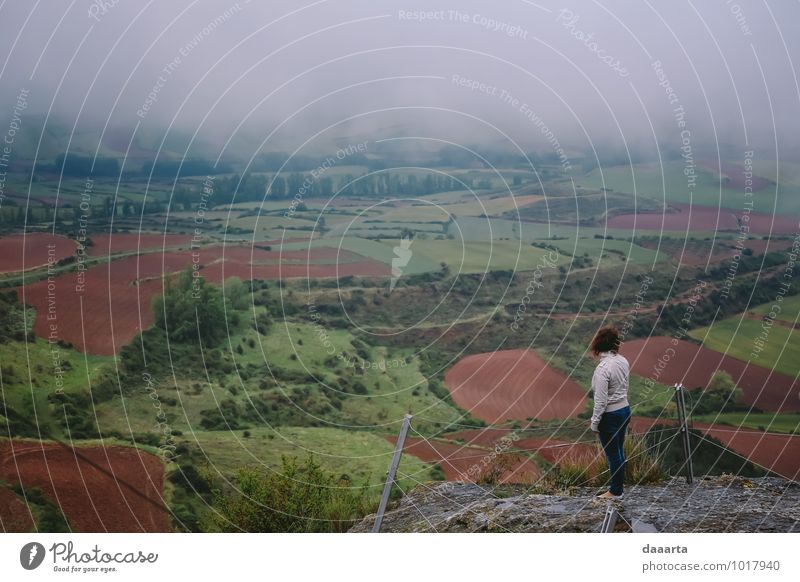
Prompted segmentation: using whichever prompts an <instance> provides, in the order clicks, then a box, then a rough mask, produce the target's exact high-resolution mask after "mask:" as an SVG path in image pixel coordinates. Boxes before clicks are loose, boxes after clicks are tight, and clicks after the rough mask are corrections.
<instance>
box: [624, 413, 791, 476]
mask: <svg viewBox="0 0 800 582" xmlns="http://www.w3.org/2000/svg"><path fill="white" fill-rule="evenodd" d="M655 424H663V425H672V424H675V421H674V420H664V419H661V420H659V419H655V418H645V417H641V416H639V417H636V416H635V417H633V418H632V419H631V430H633V431H634V432H637V433H645V432H647V431H648V430H649V429H650V428H651V427H652V426H653V425H655ZM692 426H693V428H695V429H697V430H700V431H702V432H703V433H704V434H706V435H708V436H712V437H714V438H715V439H717V440H718V441H720V442H721V443H723V444H724V445H725V446H726V447H728V448H729V449H731V450H733V451H736V452H737V453H739V454H740V455H742V456H743V457H745V458H747V459H748V460H750V461H752V462H753V463H755V464H757V465H761V466H762V467H765V468H767V469H770V470H771V471H774V472H775V473H778V474H779V475H782V476H783V477H786V478H787V479H794V480H798V479H800V436H797V435H788V434H787V435H782V434H776V433H766V432H763V431H760V430H756V429H752V428H739V427H735V426H726V425H721V424H719V425H715V424H708V423H704V422H695V423H692Z"/></svg>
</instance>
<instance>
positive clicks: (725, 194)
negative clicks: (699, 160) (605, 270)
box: [575, 160, 800, 214]
mask: <svg viewBox="0 0 800 582" xmlns="http://www.w3.org/2000/svg"><path fill="white" fill-rule="evenodd" d="M734 162H735V163H740V161H737V160H734ZM683 170H684V165H683V162H681V161H670V162H665V163H664V164H663V166H662V165H659V164H658V163H645V164H635V165H633V168H632V169H631V166H628V165H624V166H611V167H604V168H603V169H602V171H601V170H600V169H595V170H593V171H591V172H590V173H589V174H587V175H586V176H583V177H581V178H580V179H578V180H576V181H575V183H576V185H578V186H582V187H583V188H588V189H592V190H599V189H601V188H603V187H605V188H607V189H610V190H613V191H614V192H623V193H626V194H634V193H635V194H636V196H639V197H646V198H651V199H654V200H657V201H661V202H663V201H664V200H666V201H667V202H682V203H686V204H689V203H692V204H698V205H702V206H715V207H716V206H722V207H724V208H730V209H732V210H742V208H743V204H744V197H743V193H742V192H741V191H738V190H729V189H726V188H722V189H720V183H719V179H718V178H717V177H716V175H714V174H713V173H712V172H709V171H706V170H703V169H700V168H696V172H697V182H696V186H695V187H694V188H693V189H692V191H691V194H690V191H689V189H688V188H687V182H686V176H684V174H683ZM799 194H800V187H798V186H797V185H794V184H787V183H786V182H783V181H782V183H781V186H780V188H779V191H778V197H777V207H775V206H774V205H775V200H776V198H775V188H766V189H764V190H762V191H760V192H759V193H758V195H757V196H754V197H753V200H754V202H755V205H754V210H756V211H759V212H768V213H770V214H772V212H773V208H775V211H776V212H778V213H798V212H800V195H799Z"/></svg>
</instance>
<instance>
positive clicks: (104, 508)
mask: <svg viewBox="0 0 800 582" xmlns="http://www.w3.org/2000/svg"><path fill="white" fill-rule="evenodd" d="M0 478H2V479H3V480H4V481H6V482H8V483H12V484H13V483H20V482H22V485H23V486H24V487H38V488H40V489H41V490H42V491H43V492H44V494H45V495H46V496H47V497H48V498H49V499H50V500H51V501H52V502H53V504H55V505H56V506H57V507H60V508H61V510H62V511H63V513H64V515H65V516H66V517H67V519H68V520H69V523H70V526H71V527H72V528H73V530H75V531H78V532H106V531H108V532H163V531H169V514H168V513H167V511H166V510H165V509H164V508H163V502H162V500H161V495H162V492H163V490H164V466H163V464H162V463H161V460H160V459H158V458H157V457H155V456H153V455H151V454H148V453H145V452H144V451H141V450H138V449H134V448H130V447H79V448H75V449H71V448H67V447H63V446H61V445H57V444H42V443H38V442H31V441H13V442H10V441H5V442H2V443H0Z"/></svg>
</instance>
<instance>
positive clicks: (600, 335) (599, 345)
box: [590, 325, 620, 356]
mask: <svg viewBox="0 0 800 582" xmlns="http://www.w3.org/2000/svg"><path fill="white" fill-rule="evenodd" d="M619 344H620V339H619V331H617V328H616V327H614V326H611V325H610V326H608V327H601V328H600V329H599V330H597V333H596V334H595V336H594V339H593V340H592V345H591V346H590V349H591V350H592V352H593V353H594V355H595V356H596V355H598V354H599V353H600V352H614V353H617V352H619Z"/></svg>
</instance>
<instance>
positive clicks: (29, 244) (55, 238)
mask: <svg viewBox="0 0 800 582" xmlns="http://www.w3.org/2000/svg"><path fill="white" fill-rule="evenodd" d="M49 244H52V245H55V248H54V250H53V260H55V261H59V260H61V259H65V258H67V257H69V256H71V255H74V254H75V248H76V247H75V243H74V242H73V241H71V240H70V239H68V238H67V237H65V236H60V235H52V234H45V233H32V234H26V235H22V234H12V235H9V236H4V237H0V273H13V272H16V271H22V270H25V271H27V270H29V269H34V268H36V267H43V266H45V265H47V260H48V257H49V255H48V253H49V249H48V248H47V245H49Z"/></svg>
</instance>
